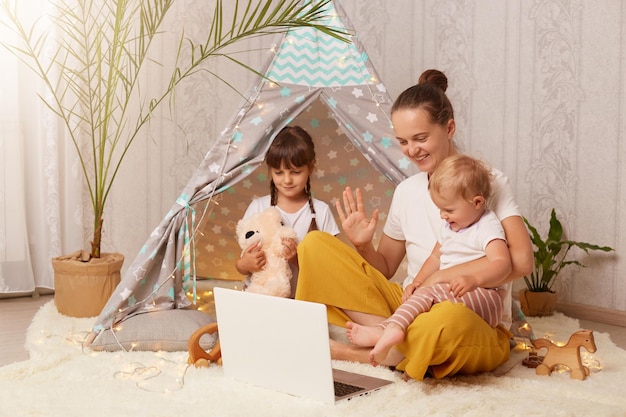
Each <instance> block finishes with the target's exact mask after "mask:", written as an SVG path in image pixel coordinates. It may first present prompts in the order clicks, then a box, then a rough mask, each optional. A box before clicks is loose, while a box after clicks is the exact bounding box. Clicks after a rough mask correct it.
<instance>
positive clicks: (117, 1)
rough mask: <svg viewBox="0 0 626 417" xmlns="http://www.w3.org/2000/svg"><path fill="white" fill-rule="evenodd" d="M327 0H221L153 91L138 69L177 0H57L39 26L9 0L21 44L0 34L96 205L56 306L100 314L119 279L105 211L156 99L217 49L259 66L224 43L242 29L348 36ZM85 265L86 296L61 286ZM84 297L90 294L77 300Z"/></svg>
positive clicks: (6, 6) (66, 262) (60, 263)
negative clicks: (332, 20)
mask: <svg viewBox="0 0 626 417" xmlns="http://www.w3.org/2000/svg"><path fill="white" fill-rule="evenodd" d="M330 1H331V0H320V1H314V2H303V1H301V0H265V1H262V0H248V1H247V2H243V1H242V2H241V3H242V4H240V2H239V1H235V2H234V3H233V2H230V3H229V4H230V6H229V7H225V6H224V4H223V2H222V1H221V0H216V1H215V5H214V13H213V19H212V22H211V25H210V27H209V30H208V32H207V35H206V39H204V40H203V42H201V43H195V42H193V41H191V40H189V39H185V37H184V34H182V33H181V34H180V37H179V43H178V49H177V51H175V52H176V54H175V58H174V61H175V62H167V63H163V62H161V63H159V64H161V65H163V66H164V67H166V68H170V67H171V68H173V70H172V73H171V76H170V77H169V82H168V83H165V85H163V86H161V89H160V91H159V92H157V93H156V94H155V95H154V96H150V97H147V96H146V94H145V92H144V91H145V89H143V88H140V77H141V76H142V74H143V73H144V71H145V67H146V66H147V63H149V62H153V61H154V58H153V57H151V55H150V50H151V45H152V44H153V43H154V42H155V40H156V39H157V38H158V37H159V36H161V35H162V34H163V29H162V25H163V22H164V20H165V18H166V16H167V15H168V12H170V10H172V7H173V5H174V3H175V0H50V3H51V4H52V5H55V6H54V7H55V10H56V13H55V14H54V15H53V16H49V21H50V25H51V27H43V26H42V24H43V22H46V20H45V19H43V20H41V21H37V22H36V23H35V24H34V25H32V26H30V27H26V26H25V25H23V24H22V20H21V19H20V16H19V13H18V9H17V7H18V2H17V1H16V0H2V11H3V12H4V14H5V17H6V19H3V23H4V24H5V25H7V26H9V27H10V29H12V30H13V31H14V32H15V34H16V35H17V39H18V42H17V44H7V43H4V42H3V43H2V44H3V46H4V47H6V48H7V49H9V50H10V51H11V52H13V53H14V55H16V56H17V57H18V58H19V59H21V60H22V61H23V62H25V63H26V64H27V65H28V66H29V68H30V69H32V71H33V72H34V73H35V74H36V75H37V76H38V77H39V78H40V79H41V80H42V81H43V84H44V85H45V87H46V89H47V93H48V94H46V95H41V98H42V100H43V101H44V103H45V105H46V106H47V107H48V108H49V109H50V110H51V111H52V112H53V113H54V114H55V115H56V116H58V117H59V118H60V120H61V121H62V124H63V125H64V127H65V130H66V133H67V134H68V136H69V138H70V140H71V143H72V146H73V147H74V149H75V150H76V152H77V154H78V158H79V160H80V166H81V168H82V174H83V177H84V180H85V183H86V187H87V188H88V190H89V195H90V198H91V205H92V208H93V239H92V240H91V248H90V250H89V251H87V250H79V251H77V252H76V253H74V254H72V255H69V256H61V257H58V258H55V259H53V268H54V270H55V302H56V304H57V308H59V311H61V312H62V313H64V314H67V315H71V316H76V317H87V316H95V315H97V314H99V313H100V310H101V309H102V307H103V305H104V304H105V302H106V301H107V300H108V297H109V296H110V294H111V292H112V291H113V290H114V288H115V286H116V285H117V283H119V280H120V269H121V267H122V263H123V256H122V255H121V254H107V253H103V252H102V251H101V237H102V225H103V219H104V211H105V208H106V203H107V198H108V196H109V195H110V193H111V188H112V186H113V184H114V182H115V179H116V178H117V174H118V172H119V169H120V166H121V164H122V162H123V161H124V157H125V156H126V155H127V152H128V150H129V148H130V146H131V145H132V144H133V143H134V141H136V140H137V139H138V137H139V133H140V132H141V130H142V128H143V127H145V126H146V125H147V124H148V122H149V121H150V120H151V118H152V117H153V115H154V113H155V111H156V110H157V108H158V107H159V106H160V105H161V104H162V103H164V102H166V101H168V98H170V97H171V96H172V95H173V93H174V91H175V89H176V87H177V86H178V85H179V84H181V83H182V82H183V81H185V80H186V79H188V78H190V77H192V76H193V75H194V74H197V73H198V72H201V71H205V69H203V66H204V65H206V62H207V61H209V60H210V59H212V58H215V57H220V56H221V57H225V58H227V59H229V60H230V61H232V62H235V63H237V64H239V65H241V66H243V67H244V68H246V69H247V70H250V71H253V72H257V71H255V70H253V69H252V68H250V67H248V66H247V65H246V64H245V63H243V62H242V61H240V60H237V59H236V58H235V57H233V56H232V55H229V54H228V53H227V52H225V48H227V47H230V46H232V45H233V44H236V43H237V42H240V41H241V40H243V39H246V38H250V37H254V36H262V35H272V34H276V33H283V32H286V31H287V30H288V29H290V28H294V27H312V28H316V29H318V30H320V31H322V32H324V33H326V34H328V35H331V36H333V37H336V38H339V39H342V40H345V41H347V38H346V37H345V36H346V35H347V34H346V33H344V32H342V31H340V30H337V29H334V28H332V27H328V26H325V25H323V24H322V22H323V19H325V18H326V15H325V11H326V10H327V6H328V3H329V2H330ZM227 9H230V10H231V12H229V13H227V12H226V11H225V10H227ZM51 33H54V34H55V35H56V36H53V35H50V34H51ZM177 36H178V35H177ZM185 48H187V49H185ZM183 56H184V58H183ZM257 74H258V72H257ZM214 75H215V74H214ZM215 76H217V77H218V78H219V79H220V80H222V78H221V77H219V76H218V75H215ZM46 97H49V98H46ZM101 270H102V271H101ZM83 271H86V277H84V278H83V280H85V281H84V282H85V284H86V285H87V286H88V287H89V288H81V289H80V291H81V292H82V294H81V296H80V297H75V296H74V293H71V294H69V295H67V297H66V296H64V295H63V292H64V289H65V288H66V287H67V288H70V289H71V290H72V291H76V290H75V287H76V286H77V285H81V284H80V282H81V281H80V279H79V278H76V277H75V276H74V275H75V274H76V273H82V272H83ZM100 276H104V278H100ZM89 292H91V293H92V296H91V297H89V295H88V293H89ZM65 298H67V302H65V300H64V299H65ZM61 300H63V301H61ZM79 300H88V301H85V302H84V304H85V305H83V306H80V305H77V304H78V303H80V301H79Z"/></svg>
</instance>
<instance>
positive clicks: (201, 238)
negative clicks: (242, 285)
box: [94, 2, 417, 333]
mask: <svg viewBox="0 0 626 417" xmlns="http://www.w3.org/2000/svg"><path fill="white" fill-rule="evenodd" d="M327 16H328V20H327V21H326V22H325V24H327V25H331V26H335V27H338V28H340V29H341V28H343V29H345V30H346V31H348V32H349V33H351V34H352V37H351V39H352V42H351V43H345V42H342V41H339V40H337V39H334V38H332V37H330V36H327V35H324V34H322V33H321V32H318V31H316V30H314V29H309V28H307V29H294V30H290V31H289V32H287V33H286V34H285V36H284V38H283V39H282V42H281V44H280V46H279V47H278V48H277V50H276V51H275V54H273V55H272V57H271V59H270V60H269V62H268V63H267V65H266V68H265V70H263V69H262V70H260V71H259V72H260V73H264V74H266V78H263V77H258V79H257V81H256V83H255V84H254V85H253V86H252V87H251V88H250V89H249V90H248V92H247V93H246V95H245V97H246V98H247V99H246V100H244V101H243V103H242V104H241V107H240V108H239V109H237V111H236V112H235V114H234V115H233V116H232V118H231V120H230V121H229V123H228V125H227V126H226V127H225V128H224V129H223V130H222V132H221V133H220V135H219V136H218V138H217V139H216V140H215V144H214V146H213V147H212V149H211V150H210V151H209V152H208V153H207V155H206V156H205V159H204V160H203V162H202V163H201V164H200V166H199V167H198V168H197V170H196V172H195V173H194V174H193V176H192V178H191V180H190V181H189V182H188V184H187V186H186V187H185V188H184V190H183V192H182V193H181V194H180V196H179V197H178V198H177V200H176V202H175V203H174V204H173V206H172V208H171V209H170V211H169V212H168V214H167V215H166V216H165V218H164V219H163V220H162V221H161V223H160V224H159V225H158V226H157V227H156V228H155V230H154V231H153V232H152V234H151V235H150V236H149V238H148V239H147V241H146V243H145V244H144V246H143V247H142V249H141V250H140V252H139V253H138V254H137V256H136V258H135V259H134V261H133V262H132V264H131V265H130V266H129V268H128V269H127V271H126V273H125V274H124V275H123V277H122V280H121V282H120V284H119V285H118V287H117V288H116V289H115V291H114V292H113V294H112V296H111V297H110V299H109V301H108V302H107V304H106V305H105V307H104V308H103V310H102V312H101V314H100V316H99V317H98V319H97V320H96V324H95V326H94V331H95V332H96V333H99V332H101V331H103V330H106V329H110V328H111V327H113V325H114V324H115V323H118V322H120V321H122V320H124V319H125V318H128V317H131V316H133V315H136V314H140V313H146V312H150V311H154V310H165V309H175V308H185V307H188V306H190V305H191V304H192V303H194V301H195V296H196V294H195V289H196V284H197V282H198V280H201V279H212V278H213V279H220V280H224V279H226V280H243V279H244V277H242V276H241V275H239V274H238V273H237V271H236V270H235V260H236V258H237V257H239V256H240V254H241V249H240V248H239V246H238V244H237V241H236V238H235V225H236V223H237V221H238V220H239V219H240V218H241V217H242V216H243V213H244V211H245V209H246V207H247V206H248V204H249V202H250V200H251V199H252V198H254V197H257V196H262V195H266V194H268V193H269V179H268V172H267V168H266V167H265V166H264V165H263V158H264V155H265V152H266V151H267V149H268V147H269V145H270V143H271V141H272V139H273V138H274V136H275V135H276V134H277V133H278V132H279V131H280V130H281V129H282V128H283V127H284V126H286V125H300V126H302V127H303V128H304V129H306V130H307V131H308V132H309V133H310V134H311V136H312V137H313V139H314V142H315V147H316V155H317V160H318V161H317V168H316V171H315V172H314V174H313V176H312V178H311V190H312V192H313V195H314V196H315V197H316V198H319V199H321V200H323V201H325V202H326V203H328V204H329V205H330V206H331V208H332V210H333V212H334V213H335V210H334V203H335V201H336V200H337V199H338V198H341V192H342V191H343V189H344V187H345V186H346V185H350V186H351V187H353V188H356V187H360V188H361V189H362V190H363V191H364V197H365V200H366V201H365V202H366V210H367V212H368V213H371V212H372V210H373V209H374V208H378V209H379V210H380V213H381V215H380V220H381V221H379V229H381V228H382V225H383V224H384V220H385V215H386V213H387V210H388V208H389V203H390V201H391V195H392V194H393V189H394V187H395V185H397V184H398V183H399V182H400V181H402V180H403V179H405V178H406V177H408V176H410V175H412V174H414V173H416V172H417V171H416V168H415V166H414V165H413V164H411V163H410V162H409V161H408V160H407V159H406V157H404V155H403V154H402V152H401V151H400V148H399V145H398V143H397V140H395V139H394V134H393V130H392V128H391V122H390V109H391V104H392V101H391V98H390V97H389V94H388V93H387V90H386V89H385V87H384V85H383V83H382V81H381V80H380V79H379V78H378V75H377V74H376V71H375V70H374V67H373V66H372V63H371V62H370V60H369V58H368V55H367V54H366V52H365V51H364V50H363V48H362V46H361V44H360V42H359V39H358V35H356V34H355V32H354V30H353V28H352V26H351V25H350V24H349V21H348V19H347V18H346V16H345V13H344V12H343V10H342V9H341V7H340V5H339V4H337V2H335V4H332V3H331V4H330V5H329V9H328V11H327ZM335 217H336V220H337V222H338V224H339V221H338V218H337V216H336V213H335ZM379 236H380V231H379V232H378V233H377V237H379ZM339 237H340V238H341V234H340V235H339Z"/></svg>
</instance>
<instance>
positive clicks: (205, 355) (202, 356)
mask: <svg viewBox="0 0 626 417" xmlns="http://www.w3.org/2000/svg"><path fill="white" fill-rule="evenodd" d="M215 332H217V323H211V324H207V325H206V326H202V327H200V328H199V329H198V330H196V331H195V332H194V333H193V334H192V335H191V337H190V338H189V342H188V343H187V348H188V349H189V359H188V360H187V363H188V364H190V365H194V366H196V367H201V366H208V365H209V363H211V362H216V363H217V364H218V365H221V364H222V351H221V349H220V342H219V340H218V341H217V342H215V345H214V346H213V349H211V350H210V351H208V352H207V351H206V350H204V349H203V348H202V347H201V346H200V339H201V338H202V336H204V335H205V334H211V333H215Z"/></svg>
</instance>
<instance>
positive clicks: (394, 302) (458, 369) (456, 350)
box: [296, 231, 511, 380]
mask: <svg viewBox="0 0 626 417" xmlns="http://www.w3.org/2000/svg"><path fill="white" fill-rule="evenodd" d="M298 262H299V265H300V273H299V275H298V287H297V290H296V298H297V299H299V300H306V301H313V302H317V303H322V304H325V305H326V306H327V312H328V322H329V323H332V324H335V325H338V326H343V327H345V325H346V321H349V320H350V318H349V317H348V316H347V315H346V313H345V312H344V310H352V311H359V312H363V313H368V314H373V315H376V316H381V317H385V318H386V317H389V316H390V315H391V314H392V313H393V312H394V311H395V309H396V308H397V307H398V306H399V305H400V304H401V302H402V287H401V286H400V285H399V284H397V283H393V282H389V281H388V280H387V279H386V278H385V276H384V275H383V274H382V273H380V271H378V270H377V269H376V268H374V267H372V266H371V265H369V264H368V263H367V261H366V260H365V259H364V258H363V257H362V256H361V255H359V254H358V253H357V252H356V251H355V250H354V249H352V248H351V247H349V246H348V245H346V244H345V243H343V242H342V241H341V240H339V239H338V238H336V237H335V236H332V235H330V234H328V233H324V232H319V231H314V232H310V233H308V234H307V235H306V237H305V238H304V239H303V240H302V242H300V244H299V245H298ZM510 337H511V333H509V332H508V331H507V330H505V329H504V328H502V327H497V328H493V327H491V326H489V325H488V324H487V323H486V322H485V321H484V320H483V319H482V318H481V317H480V316H478V315H477V314H476V313H474V312H473V311H472V310H470V309H469V308H467V307H465V306H464V305H463V304H454V303H451V302H449V301H445V302H442V303H439V304H436V305H434V306H433V307H432V308H431V310H430V311H429V312H426V313H423V314H420V315H419V316H418V317H417V318H416V319H415V321H414V322H413V323H412V324H411V325H410V326H409V327H408V329H407V334H406V338H405V340H404V342H403V343H402V344H400V345H399V346H398V347H397V348H398V350H399V351H400V352H401V353H402V354H403V355H404V359H403V360H402V361H401V362H400V363H399V364H398V366H397V367H396V368H397V369H399V370H402V371H404V372H406V373H407V374H408V375H409V376H410V377H412V378H414V379H417V380H422V379H423V378H424V375H425V374H426V372H427V371H430V373H431V374H432V376H434V377H435V378H443V377H445V376H449V375H455V374H474V373H479V372H488V371H491V370H493V369H495V368H496V367H498V366H499V365H500V364H502V363H504V362H506V361H507V360H508V359H509V354H510V348H509V338H510Z"/></svg>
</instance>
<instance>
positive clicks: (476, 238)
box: [439, 210, 506, 269]
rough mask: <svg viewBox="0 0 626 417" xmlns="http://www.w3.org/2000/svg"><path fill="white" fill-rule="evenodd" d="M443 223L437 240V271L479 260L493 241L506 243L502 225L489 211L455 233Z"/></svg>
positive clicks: (447, 224)
mask: <svg viewBox="0 0 626 417" xmlns="http://www.w3.org/2000/svg"><path fill="white" fill-rule="evenodd" d="M443 223H444V224H443V225H442V226H441V234H440V238H439V243H441V257H440V258H439V269H447V268H451V267H453V266H456V265H460V264H464V263H466V262H470V261H474V260H476V259H480V258H482V257H483V256H485V250H486V248H487V245H488V244H489V242H491V241H492V240H495V239H502V240H504V241H506V238H505V235H504V229H503V228H502V223H500V220H499V219H498V217H497V216H496V215H495V213H494V212H493V211H491V210H487V211H485V213H483V215H482V216H481V217H480V219H478V221H477V222H474V223H473V224H471V225H470V226H468V227H466V228H464V229H461V230H459V231H457V232H455V231H454V230H452V229H451V228H450V224H449V223H448V222H443Z"/></svg>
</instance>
